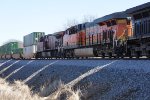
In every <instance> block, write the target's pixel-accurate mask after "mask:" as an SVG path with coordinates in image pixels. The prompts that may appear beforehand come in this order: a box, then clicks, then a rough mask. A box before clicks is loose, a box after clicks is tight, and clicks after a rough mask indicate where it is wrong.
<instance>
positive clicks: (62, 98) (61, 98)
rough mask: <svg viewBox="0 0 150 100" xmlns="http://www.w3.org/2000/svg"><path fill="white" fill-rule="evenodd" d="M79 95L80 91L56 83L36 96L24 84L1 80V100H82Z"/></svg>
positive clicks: (44, 88)
mask: <svg viewBox="0 0 150 100" xmlns="http://www.w3.org/2000/svg"><path fill="white" fill-rule="evenodd" d="M79 95H80V92H79V91H76V92H75V91H73V90H72V89H71V88H70V87H66V86H65V85H63V84H62V83H61V81H59V82H58V81H55V82H53V84H51V85H47V86H46V87H43V88H42V89H41V92H40V93H39V94H34V93H33V92H32V91H31V89H30V88H29V87H28V86H27V85H25V84H24V83H23V82H20V81H15V82H14V83H13V84H10V83H8V82H6V81H5V80H4V79H1V78H0V100H80V96H79ZM45 96H46V97H45Z"/></svg>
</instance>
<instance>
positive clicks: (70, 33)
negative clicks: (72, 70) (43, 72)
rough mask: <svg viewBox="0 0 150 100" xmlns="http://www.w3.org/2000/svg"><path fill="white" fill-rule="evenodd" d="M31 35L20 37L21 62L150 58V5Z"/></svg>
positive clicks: (149, 3)
mask: <svg viewBox="0 0 150 100" xmlns="http://www.w3.org/2000/svg"><path fill="white" fill-rule="evenodd" d="M34 34H35V36H34ZM32 35H33V36H28V38H27V36H26V38H25V37H24V48H23V56H22V58H24V59H30V58H80V57H82V58H88V57H102V58H105V57H109V58H112V57H113V58H116V57H117V58H118V57H122V58H123V57H130V58H132V57H137V58H139V57H142V56H146V57H148V58H150V2H148V3H146V4H143V5H140V6H136V7H134V8H130V9H127V10H126V11H123V12H116V13H113V14H110V15H106V16H104V17H101V18H98V19H95V20H94V21H93V22H86V23H82V24H78V25H74V26H72V27H69V28H68V29H66V30H65V31H61V32H56V33H54V34H49V35H45V33H43V32H42V33H41V32H40V33H39V32H37V33H32ZM31 37H32V38H31ZM25 41H26V42H25ZM31 41H32V42H31ZM27 46H28V47H27ZM27 49H28V50H27ZM3 56H4V55H1V57H3ZM5 57H6V55H5Z"/></svg>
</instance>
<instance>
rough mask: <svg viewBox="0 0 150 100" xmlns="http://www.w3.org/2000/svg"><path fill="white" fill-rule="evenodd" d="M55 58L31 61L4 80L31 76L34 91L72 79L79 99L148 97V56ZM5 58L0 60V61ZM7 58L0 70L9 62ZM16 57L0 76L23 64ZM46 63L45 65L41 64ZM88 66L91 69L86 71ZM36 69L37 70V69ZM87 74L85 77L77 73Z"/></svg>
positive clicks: (23, 62)
mask: <svg viewBox="0 0 150 100" xmlns="http://www.w3.org/2000/svg"><path fill="white" fill-rule="evenodd" d="M55 61H57V60H38V61H33V62H31V63H30V64H28V65H27V66H25V67H23V68H21V69H20V70H19V71H17V73H14V74H12V75H11V76H10V77H9V78H8V79H7V80H8V81H13V80H22V81H24V80H25V79H27V78H29V77H30V76H31V75H33V74H34V73H36V74H34V77H32V79H31V80H29V81H28V82H27V84H28V85H29V86H30V87H32V90H34V91H40V87H41V86H43V85H45V83H48V84H52V83H55V82H59V80H61V81H62V82H64V84H67V83H70V82H74V81H73V80H75V79H77V80H78V81H75V82H74V83H75V84H74V85H75V86H74V89H78V88H80V89H81V92H82V94H83V95H82V99H83V100H99V99H100V100H124V99H127V100H129V99H132V100H137V99H138V100H149V99H150V89H149V88H150V85H149V84H150V61H149V60H118V61H116V62H114V63H112V64H110V65H109V66H106V67H104V68H101V70H100V66H105V65H107V64H109V63H111V62H113V60H58V61H57V62H56V63H55V64H52V65H50V66H47V65H49V64H51V63H53V62H55ZM1 62H2V63H3V62H5V61H0V63H1ZM14 62H15V60H12V61H9V62H7V63H5V64H3V65H2V66H1V67H0V71H2V70H3V69H5V68H7V67H8V66H9V65H11V64H13V63H14ZM28 62H29V61H28V60H23V61H20V62H18V63H16V64H14V65H12V66H11V67H10V68H8V69H7V70H5V72H3V73H2V74H1V75H0V76H1V77H3V78H5V77H6V76H8V75H9V74H10V73H12V72H13V71H15V70H17V69H18V68H20V67H21V66H23V65H25V64H27V63H28ZM45 66H47V67H45ZM90 70H94V71H92V73H90V74H89V72H90ZM37 72H38V73H37ZM82 75H85V76H86V75H87V76H86V77H81V76H82Z"/></svg>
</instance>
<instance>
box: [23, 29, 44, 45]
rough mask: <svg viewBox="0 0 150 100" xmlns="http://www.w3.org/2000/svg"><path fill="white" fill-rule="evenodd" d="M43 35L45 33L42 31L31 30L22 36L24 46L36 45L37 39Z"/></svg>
mask: <svg viewBox="0 0 150 100" xmlns="http://www.w3.org/2000/svg"><path fill="white" fill-rule="evenodd" d="M44 35H45V33H44V32H33V33H31V34H28V35H26V36H24V38H23V41H24V47H28V46H32V45H37V43H38V41H40V38H41V37H43V36H44Z"/></svg>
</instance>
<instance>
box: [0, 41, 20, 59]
mask: <svg viewBox="0 0 150 100" xmlns="http://www.w3.org/2000/svg"><path fill="white" fill-rule="evenodd" d="M21 50H23V43H22V42H19V41H14V42H8V43H6V44H4V45H2V46H1V47H0V56H1V57H0V58H8V59H9V58H11V57H12V55H14V54H22V52H21Z"/></svg>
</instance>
